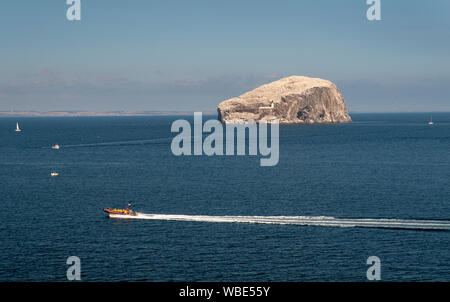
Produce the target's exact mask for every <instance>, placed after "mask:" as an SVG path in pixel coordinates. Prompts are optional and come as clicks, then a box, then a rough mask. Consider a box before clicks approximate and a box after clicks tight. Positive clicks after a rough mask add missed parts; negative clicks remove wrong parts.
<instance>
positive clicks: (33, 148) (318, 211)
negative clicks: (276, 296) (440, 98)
mask: <svg viewBox="0 0 450 302" xmlns="http://www.w3.org/2000/svg"><path fill="white" fill-rule="evenodd" d="M179 118H185V119H192V117H114V118H111V117H108V118H100V117H96V118H1V119H0V205H1V210H0V237H1V244H0V281H64V280H67V279H66V270H67V268H68V265H67V264H66V259H67V258H68V257H69V256H78V257H79V258H80V259H81V277H82V280H84V281H121V280H129V281H365V280H367V279H366V271H367V269H368V267H369V266H368V265H367V264H366V260H367V258H368V257H369V256H377V257H379V258H380V260H381V278H382V280H384V281H450V253H449V250H450V231H449V230H448V229H446V228H445V227H442V228H441V227H437V229H435V230H423V229H421V228H422V226H425V225H426V224H428V223H436V224H439V223H442V224H443V225H444V226H445V225H446V224H448V223H450V114H447V113H436V114H433V121H434V122H435V125H434V126H429V125H427V122H428V120H429V119H430V114H425V113H424V114H353V115H352V118H353V120H354V122H353V123H351V124H345V125H315V126H281V127H280V161H279V164H278V165H277V166H275V167H261V166H260V158H259V157H257V156H212V157H207V156H196V157H194V156H190V157H188V156H181V157H176V156H174V155H172V152H171V149H170V143H171V139H172V138H173V137H174V136H175V134H172V133H171V132H170V126H171V123H172V122H173V121H174V120H176V119H179ZM205 118H215V117H205ZM16 122H19V124H20V127H21V128H22V132H20V133H15V132H14V128H15V124H16ZM54 144H59V145H61V149H60V150H52V149H51V148H50V147H51V146H52V145H54ZM51 172H58V173H59V176H58V177H50V173H51ZM130 201H132V203H133V205H134V207H135V209H136V210H137V211H138V212H142V213H147V214H165V216H161V217H163V218H164V219H161V220H151V219H136V220H129V221H123V220H120V221H119V220H114V219H109V218H106V217H105V215H104V213H103V212H102V209H103V208H104V207H124V206H125V205H126V204H127V203H128V202H130ZM175 215H188V216H184V217H187V218H186V221H178V220H176V217H177V216H175ZM190 215H202V217H198V216H190ZM225 216H240V217H237V218H235V219H234V220H233V222H215V221H216V220H217V219H219V220H220V218H224V217H225ZM254 216H259V217H256V218H254V220H252V219H253V218H252V217H254ZM266 216H281V217H278V218H267V217H266ZM299 216H301V217H299ZM322 216H326V217H329V218H327V219H328V220H329V221H331V222H339V219H344V220H345V221H349V222H350V225H347V226H350V227H344V226H345V225H341V224H340V223H337V224H336V225H334V226H320V225H308V223H307V220H308V219H316V220H319V222H320V219H324V218H323V217H322ZM189 217H191V218H192V219H190V218H189ZM361 219H371V220H369V221H370V223H371V228H362V227H359V226H360V225H358V223H359V224H361V222H364V220H361ZM384 219H395V220H388V221H386V220H384ZM305 221H306V223H305ZM249 222H251V223H249ZM353 222H355V224H356V225H351V224H352V223H353ZM406 222H410V223H412V225H413V227H409V226H410V225H408V224H406ZM301 224H305V225H301Z"/></svg>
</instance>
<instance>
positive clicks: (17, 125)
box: [16, 123, 22, 132]
mask: <svg viewBox="0 0 450 302" xmlns="http://www.w3.org/2000/svg"><path fill="white" fill-rule="evenodd" d="M20 131H22V130H20V127H19V123H16V132H20Z"/></svg>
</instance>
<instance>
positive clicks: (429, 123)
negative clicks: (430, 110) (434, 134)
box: [428, 117, 434, 125]
mask: <svg viewBox="0 0 450 302" xmlns="http://www.w3.org/2000/svg"><path fill="white" fill-rule="evenodd" d="M428 125H434V123H433V117H430V121H429V122H428Z"/></svg>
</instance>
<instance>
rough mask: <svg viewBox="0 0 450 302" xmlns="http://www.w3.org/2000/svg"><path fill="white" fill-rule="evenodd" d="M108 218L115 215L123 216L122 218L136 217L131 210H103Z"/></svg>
mask: <svg viewBox="0 0 450 302" xmlns="http://www.w3.org/2000/svg"><path fill="white" fill-rule="evenodd" d="M103 211H105V212H106V213H108V214H109V216H110V217H111V216H112V217H114V216H115V215H124V216H137V213H136V212H135V211H133V210H131V209H103Z"/></svg>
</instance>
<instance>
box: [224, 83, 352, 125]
mask: <svg viewBox="0 0 450 302" xmlns="http://www.w3.org/2000/svg"><path fill="white" fill-rule="evenodd" d="M217 111H218V115H219V120H220V121H221V122H222V123H236V124H242V123H245V122H247V121H249V120H254V121H256V122H259V121H267V122H270V121H273V120H279V122H280V124H316V123H348V122H351V121H352V120H351V118H350V116H349V114H348V110H347V107H346V106H345V102H344V99H343V97H342V95H341V93H340V91H339V89H338V88H337V87H336V85H334V84H333V83H332V82H330V81H327V80H323V79H319V78H308V77H303V76H291V77H287V78H283V79H281V80H278V81H275V82H272V83H269V84H266V85H262V86H260V87H258V88H256V89H254V90H252V91H250V92H247V93H244V94H243V95H241V96H239V97H235V98H232V99H229V100H226V101H223V102H221V103H220V104H219V106H218V108H217Z"/></svg>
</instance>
